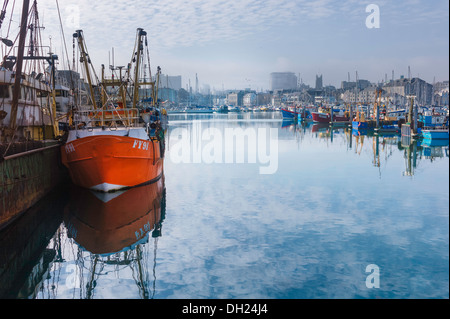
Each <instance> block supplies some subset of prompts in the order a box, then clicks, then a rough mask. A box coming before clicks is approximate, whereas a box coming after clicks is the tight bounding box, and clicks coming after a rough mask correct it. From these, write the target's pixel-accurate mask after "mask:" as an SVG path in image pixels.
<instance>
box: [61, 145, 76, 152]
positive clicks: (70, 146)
mask: <svg viewBox="0 0 450 319" xmlns="http://www.w3.org/2000/svg"><path fill="white" fill-rule="evenodd" d="M64 149H65V150H66V154H69V153H72V152H75V146H73V144H72V143H69V144H66V145H65V146H64Z"/></svg>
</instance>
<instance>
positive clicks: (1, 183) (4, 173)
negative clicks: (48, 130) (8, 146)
mask: <svg viewBox="0 0 450 319" xmlns="http://www.w3.org/2000/svg"><path fill="white" fill-rule="evenodd" d="M59 148H60V147H59V144H57V143H56V142H55V143H54V144H52V145H46V146H44V147H41V148H38V149H34V150H32V151H28V152H22V153H18V154H14V155H10V156H5V157H4V158H3V159H1V160H0V174H1V175H0V195H1V200H0V229H2V228H3V227H5V226H6V225H8V224H9V223H11V222H12V221H13V220H14V219H16V218H17V217H18V216H20V215H21V214H22V213H24V212H25V211H26V210H27V209H29V208H30V207H31V206H33V205H34V204H35V203H36V202H37V201H39V200H40V199H41V198H42V197H44V196H45V195H46V194H48V193H49V191H50V190H52V189H53V188H54V187H55V186H56V185H58V184H59V183H61V182H62V181H63V178H64V177H65V176H66V175H67V174H66V171H65V168H64V166H63V165H62V163H61V155H60V151H59Z"/></svg>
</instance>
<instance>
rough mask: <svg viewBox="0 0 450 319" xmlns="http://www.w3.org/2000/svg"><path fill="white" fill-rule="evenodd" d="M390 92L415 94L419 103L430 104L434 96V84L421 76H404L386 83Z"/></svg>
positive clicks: (403, 94) (386, 87)
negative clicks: (408, 77) (407, 77)
mask: <svg viewBox="0 0 450 319" xmlns="http://www.w3.org/2000/svg"><path fill="white" fill-rule="evenodd" d="M383 89H384V90H386V92H387V93H388V94H398V95H401V96H404V97H407V96H409V95H413V96H415V101H416V102H417V103H418V104H419V105H430V104H431V102H432V97H433V85H431V84H429V83H427V82H425V81H424V80H422V79H420V78H412V79H406V78H404V77H402V78H400V79H398V80H394V81H391V82H389V83H387V84H386V85H384V87H383Z"/></svg>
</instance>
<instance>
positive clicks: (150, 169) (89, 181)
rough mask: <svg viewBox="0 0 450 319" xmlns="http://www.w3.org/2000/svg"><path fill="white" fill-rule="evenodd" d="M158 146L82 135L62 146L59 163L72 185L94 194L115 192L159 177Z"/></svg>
mask: <svg viewBox="0 0 450 319" xmlns="http://www.w3.org/2000/svg"><path fill="white" fill-rule="evenodd" d="M159 143H160V142H159V141H157V140H143V139H139V138H132V137H128V136H116V135H101V134H100V135H93V136H86V137H82V138H78V139H74V140H72V141H68V142H67V143H66V144H65V145H64V146H63V147H62V149H61V153H62V162H63V164H64V165H65V166H66V167H67V168H68V170H69V173H70V177H71V178H72V182H73V183H74V184H76V185H78V186H81V187H84V188H88V189H92V190H96V191H102V192H109V191H116V190H119V189H124V188H129V187H133V186H137V185H141V184H145V183H149V182H152V181H155V180H157V179H159V178H160V177H161V176H162V173H163V158H161V150H160V144H159Z"/></svg>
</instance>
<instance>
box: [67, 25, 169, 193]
mask: <svg viewBox="0 0 450 319" xmlns="http://www.w3.org/2000/svg"><path fill="white" fill-rule="evenodd" d="M146 35H147V33H146V32H145V31H144V30H143V29H141V28H139V29H138V30H137V39H136V43H137V46H136V51H135V52H134V54H133V57H134V58H133V62H134V63H136V66H135V68H134V69H135V74H134V81H132V80H131V79H126V80H122V78H121V79H120V83H119V84H120V90H119V91H120V92H122V94H121V93H119V97H118V99H121V103H120V104H118V105H115V104H114V103H112V101H113V99H112V97H108V96H107V90H106V84H108V83H107V82H105V81H103V83H100V85H99V87H100V88H101V89H102V94H101V95H102V106H101V107H97V102H96V100H95V94H94V89H93V85H92V80H91V77H90V74H91V71H90V67H89V65H90V63H88V59H89V58H88V54H87V52H86V50H85V48H86V45H85V41H84V36H83V33H82V30H78V31H77V32H76V33H75V34H74V38H75V39H76V40H77V41H78V46H79V49H80V55H81V61H83V64H84V68H85V72H86V77H87V80H88V83H89V90H90V92H91V100H92V104H93V108H91V109H90V110H87V111H86V110H81V111H80V110H79V111H74V112H73V113H74V114H73V125H72V126H71V128H70V130H69V131H68V138H67V141H66V143H65V145H64V146H63V147H62V148H61V154H62V162H63V164H64V165H66V166H67V168H68V169H69V173H70V177H71V179H72V181H73V183H74V184H76V185H78V186H81V187H84V188H88V189H91V190H95V191H100V192H111V191H117V190H120V189H125V188H130V187H134V186H138V185H142V184H145V183H150V182H153V181H156V180H158V179H159V178H161V176H162V175H163V159H164V131H163V129H162V127H161V123H160V121H159V120H158V119H157V120H155V121H152V122H150V123H149V122H147V123H146V122H145V121H144V120H143V119H142V117H141V116H140V112H141V111H142V110H140V109H138V108H137V102H138V95H139V87H140V86H141V85H148V84H149V85H152V88H153V90H154V87H155V83H154V82H151V83H150V82H149V83H141V82H139V79H140V77H139V70H140V64H141V59H143V54H144V43H145V44H147V39H146ZM144 40H145V41H144ZM149 67H150V66H149ZM159 72H160V68H159V67H158V74H159ZM128 76H130V77H131V74H128ZM131 81H132V82H133V84H134V87H133V95H132V101H131V102H132V104H131V107H127V100H126V94H123V92H127V87H126V86H127V83H129V82H131ZM109 84H110V85H114V84H115V83H109ZM153 100H154V101H157V98H154V99H153Z"/></svg>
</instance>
